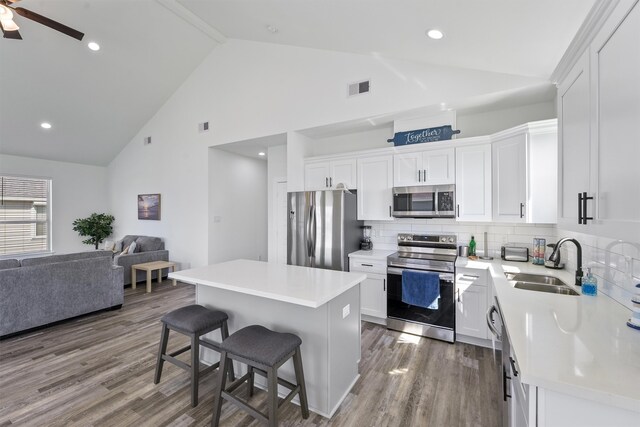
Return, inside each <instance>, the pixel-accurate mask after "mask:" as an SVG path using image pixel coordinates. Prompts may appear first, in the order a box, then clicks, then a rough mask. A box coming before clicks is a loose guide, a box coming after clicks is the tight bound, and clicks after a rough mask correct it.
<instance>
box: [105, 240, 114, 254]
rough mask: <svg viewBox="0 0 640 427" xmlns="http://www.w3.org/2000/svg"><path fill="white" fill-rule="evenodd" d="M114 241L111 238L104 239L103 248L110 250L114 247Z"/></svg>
mask: <svg viewBox="0 0 640 427" xmlns="http://www.w3.org/2000/svg"><path fill="white" fill-rule="evenodd" d="M115 246H116V243H115V242H114V241H113V240H105V241H104V250H105V251H112V252H113V249H114V248H115Z"/></svg>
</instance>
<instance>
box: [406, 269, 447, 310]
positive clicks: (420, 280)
mask: <svg viewBox="0 0 640 427" xmlns="http://www.w3.org/2000/svg"><path fill="white" fill-rule="evenodd" d="M439 298H440V275H439V274H438V273H432V272H430V271H408V270H404V271H403V272H402V302H404V303H405V304H409V305H416V306H418V307H422V308H429V309H431V310H437V309H438V299H439Z"/></svg>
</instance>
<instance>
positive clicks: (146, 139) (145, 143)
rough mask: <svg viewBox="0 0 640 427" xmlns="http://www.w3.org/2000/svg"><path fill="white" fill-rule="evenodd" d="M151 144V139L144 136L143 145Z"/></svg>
mask: <svg viewBox="0 0 640 427" xmlns="http://www.w3.org/2000/svg"><path fill="white" fill-rule="evenodd" d="M149 144H151V137H150V136H145V137H144V145H149Z"/></svg>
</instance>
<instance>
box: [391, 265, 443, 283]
mask: <svg viewBox="0 0 640 427" xmlns="http://www.w3.org/2000/svg"><path fill="white" fill-rule="evenodd" d="M403 271H417V272H420V273H425V272H426V271H425V270H414V269H411V268H394V267H387V274H394V275H396V276H401V275H402V272H403ZM432 273H438V274H439V275H440V280H442V281H444V282H451V283H453V279H454V277H453V274H451V273H440V272H437V271H434V272H432Z"/></svg>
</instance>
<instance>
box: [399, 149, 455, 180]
mask: <svg viewBox="0 0 640 427" xmlns="http://www.w3.org/2000/svg"><path fill="white" fill-rule="evenodd" d="M393 171H394V172H393V184H394V186H396V187H406V186H413V185H440V184H453V183H455V151H454V149H453V148H445V149H437V150H425V151H417V152H410V153H400V154H396V155H394V156H393Z"/></svg>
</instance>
